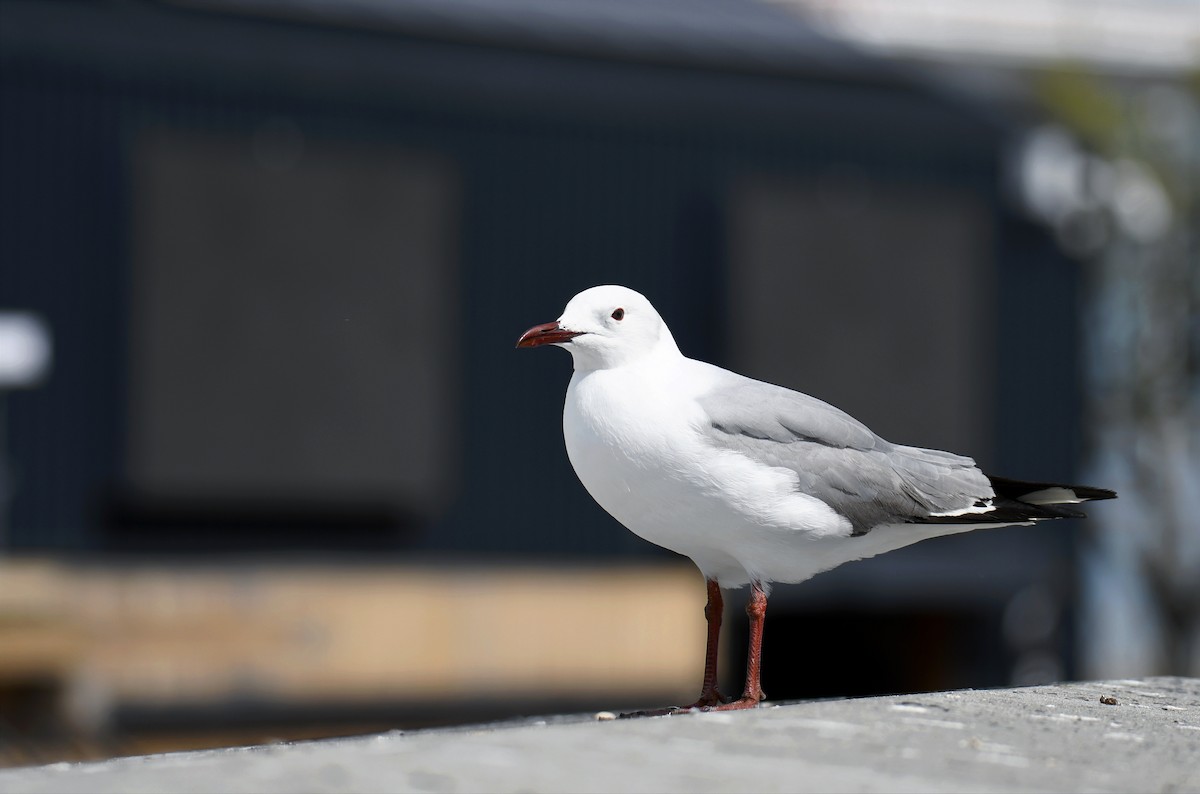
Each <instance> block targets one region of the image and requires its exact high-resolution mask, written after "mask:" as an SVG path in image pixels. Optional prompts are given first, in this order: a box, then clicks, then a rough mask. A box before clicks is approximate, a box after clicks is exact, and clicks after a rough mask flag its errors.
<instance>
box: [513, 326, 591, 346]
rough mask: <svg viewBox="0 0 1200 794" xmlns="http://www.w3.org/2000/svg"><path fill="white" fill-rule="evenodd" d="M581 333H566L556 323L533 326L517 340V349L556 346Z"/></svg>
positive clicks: (564, 329) (565, 330) (566, 331)
mask: <svg viewBox="0 0 1200 794" xmlns="http://www.w3.org/2000/svg"><path fill="white" fill-rule="evenodd" d="M581 333H583V332H582V331H568V330H567V329H566V328H563V327H562V326H560V325H559V324H558V323H557V322H553V323H543V324H541V325H535V326H533V327H532V328H530V329H529V330H528V331H526V332H525V333H523V334H521V338H520V339H518V340H517V347H518V348H521V347H541V346H542V345H557V344H561V343H563V342H569V341H571V340H572V339H574V338H575V337H577V336H579V335H580V334H581Z"/></svg>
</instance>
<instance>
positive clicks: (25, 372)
mask: <svg viewBox="0 0 1200 794" xmlns="http://www.w3.org/2000/svg"><path fill="white" fill-rule="evenodd" d="M50 350H51V346H50V330H49V328H48V327H47V326H46V323H45V322H44V321H43V320H42V318H41V317H39V316H37V315H36V314H33V313H32V312H16V311H0V553H3V551H4V550H5V549H7V548H8V541H9V538H8V532H9V515H8V510H9V504H10V501H11V496H12V492H13V477H12V467H11V466H10V465H9V461H8V425H7V421H8V415H7V411H6V408H7V398H8V393H9V392H11V391H12V390H14V389H25V388H31V387H33V386H37V385H38V384H39V383H41V382H42V380H43V379H44V378H45V377H46V374H47V373H48V372H49V371H50Z"/></svg>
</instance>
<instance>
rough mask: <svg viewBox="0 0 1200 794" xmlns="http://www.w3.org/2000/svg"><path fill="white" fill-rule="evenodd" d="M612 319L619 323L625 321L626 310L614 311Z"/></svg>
mask: <svg viewBox="0 0 1200 794" xmlns="http://www.w3.org/2000/svg"><path fill="white" fill-rule="evenodd" d="M612 318H613V319H614V320H617V321H618V322H619V321H621V320H624V319H625V310H624V309H613V313H612Z"/></svg>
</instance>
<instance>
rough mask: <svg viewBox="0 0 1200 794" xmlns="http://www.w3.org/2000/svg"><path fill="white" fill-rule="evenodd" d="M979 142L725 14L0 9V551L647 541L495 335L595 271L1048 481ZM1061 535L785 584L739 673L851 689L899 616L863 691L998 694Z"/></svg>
mask: <svg viewBox="0 0 1200 794" xmlns="http://www.w3.org/2000/svg"><path fill="white" fill-rule="evenodd" d="M1013 134H1014V130H1013V129H1011V128H1010V127H1009V126H1008V125H1007V124H1006V123H1005V122H1004V121H1003V120H1001V119H999V118H997V117H994V116H993V115H991V114H990V113H989V112H987V110H986V109H984V108H982V107H981V106H979V105H978V104H976V103H974V102H972V101H968V100H966V99H964V98H962V97H960V96H958V95H956V94H955V93H954V92H952V91H950V90H948V89H945V88H942V87H939V86H937V85H933V84H930V82H929V80H928V79H926V78H921V79H918V78H917V77H915V76H913V75H910V74H907V73H905V72H904V71H903V70H901V69H899V68H897V67H896V66H895V65H893V64H888V63H883V62H880V61H877V60H874V59H871V58H867V57H864V56H861V55H859V54H856V53H854V52H851V51H849V50H847V49H846V48H844V47H842V46H839V45H837V44H835V43H833V42H830V41H827V40H825V39H823V38H821V37H820V36H818V35H817V34H815V33H814V32H813V31H812V30H811V29H810V28H809V27H808V26H807V25H806V24H805V23H804V22H803V21H802V20H801V19H799V18H798V17H796V16H793V15H791V14H789V13H787V12H785V11H783V10H781V9H779V8H777V7H774V6H771V5H767V4H759V3H753V2H719V1H718V0H703V1H702V2H682V3H675V2H632V1H631V2H625V1H624V0H622V1H621V2H612V1H611V0H610V1H609V2H590V1H589V2H570V3H565V2H550V1H549V0H527V1H526V2H508V3H503V4H496V3H476V2H466V0H455V1H454V2H432V1H428V0H427V1H425V2H398V3H385V2H370V1H368V0H359V1H358V2H299V1H298V2H266V0H262V1H257V2H256V1H255V0H243V1H235V0H227V1H225V2H222V1H220V0H214V1H212V2H201V1H200V0H196V1H195V2H178V3H175V2H168V3H155V2H133V3H115V2H114V3H40V2H4V3H3V4H2V5H0V174H2V175H3V176H2V178H0V306H3V307H11V308H20V309H27V310H33V311H36V312H38V313H40V314H41V315H42V316H43V317H44V318H45V319H46V320H47V322H48V323H49V325H50V327H51V328H52V330H53V333H54V339H55V364H54V369H53V372H52V374H51V376H50V378H49V380H48V381H47V382H46V383H45V384H44V386H42V387H41V388H39V389H36V390H29V391H23V392H19V393H13V394H11V395H9V396H7V397H6V401H7V421H8V435H9V444H8V450H7V452H8V455H9V458H10V460H11V469H12V498H11V504H10V507H9V516H8V522H7V523H8V526H9V530H8V534H7V538H6V543H7V546H8V550H9V551H10V552H28V551H38V552H45V551H50V552H55V553H61V554H69V555H82V554H93V553H116V552H121V553H169V554H179V555H187V556H194V555H196V554H200V553H210V552H229V551H243V550H259V551H261V550H280V549H284V550H309V551H322V552H328V551H336V552H342V553H345V554H347V555H355V554H361V553H363V552H371V553H373V554H384V555H391V556H394V558H396V559H405V558H413V557H417V556H420V555H429V554H439V555H458V556H470V557H479V556H487V557H488V558H489V559H494V560H495V561H496V562H497V564H503V562H504V561H505V560H516V559H520V560H529V559H543V560H561V559H566V560H571V559H596V558H598V557H610V558H613V559H618V558H632V557H645V556H647V555H655V554H660V553H662V552H659V551H658V550H656V549H653V548H651V547H648V546H647V545H646V544H644V543H642V542H641V541H639V540H637V539H636V538H634V537H633V536H632V535H630V534H629V533H627V532H625V531H624V530H622V529H621V528H620V527H618V526H616V525H615V524H614V522H613V521H612V520H611V519H609V518H608V517H607V516H606V515H605V514H603V513H602V511H601V510H600V509H599V508H598V507H597V506H596V505H595V504H593V503H592V502H591V500H590V499H589V497H588V496H587V494H586V493H585V492H584V491H583V489H582V487H580V486H579V484H578V483H577V482H576V480H575V478H574V475H573V473H572V471H571V469H570V466H569V464H568V462H567V460H566V456H565V453H564V451H563V447H562V439H561V430H560V411H561V399H562V394H563V391H564V389H565V386H566V381H567V378H568V372H569V364H568V360H567V356H565V355H555V354H545V355H538V356H534V355H525V354H521V353H517V352H515V351H514V350H513V349H512V347H513V343H514V341H515V339H516V337H517V335H518V334H519V333H520V332H521V331H522V330H523V329H524V328H526V327H527V326H529V325H532V324H534V323H538V322H544V321H548V320H551V319H553V318H554V317H555V316H557V314H558V312H559V311H560V310H561V307H562V306H563V304H564V303H565V302H566V300H567V299H568V298H570V297H571V295H573V294H574V293H575V292H577V291H579V290H581V289H583V288H586V287H588V286H592V285H594V284H598V283H621V284H625V285H627V286H631V287H634V288H636V289H638V290H640V291H642V292H644V293H645V294H646V295H647V296H648V297H650V299H651V300H652V301H654V303H655V304H656V306H657V307H658V308H659V310H660V312H661V313H662V314H663V316H664V317H665V318H666V320H667V321H668V323H670V325H671V327H672V330H673V331H674V332H675V335H676V337H677V339H678V341H679V343H680V346H681V347H682V348H683V350H684V352H685V353H687V354H688V355H691V356H693V357H697V358H704V359H708V360H713V361H716V362H718V363H721V364H723V365H726V366H729V367H731V368H734V369H737V370H739V371H742V372H745V373H747V374H750V375H753V376H757V377H760V378H763V379H767V380H772V381H775V382H779V383H782V384H784V385H787V386H789V387H792V388H796V389H799V390H802V391H806V392H808V393H811V394H814V395H817V396H819V397H822V398H823V399H826V400H828V401H830V402H833V403H835V404H837V405H839V406H840V407H842V408H844V409H846V410H848V411H849V412H851V413H852V414H854V415H856V416H857V417H859V418H860V419H862V420H863V421H865V422H866V423H867V424H869V425H870V426H872V427H873V428H874V429H876V430H877V431H878V432H880V433H881V434H882V435H884V436H885V437H888V438H889V439H891V440H894V441H897V442H902V443H915V444H921V445H927V446H941V447H944V448H948V449H953V450H955V451H959V452H963V453H967V454H973V455H975V457H976V458H977V459H978V460H979V461H980V462H981V463H983V464H984V465H985V466H986V467H987V468H989V469H990V470H992V471H996V472H997V473H1001V474H1007V475H1011V476H1018V477H1025V478H1039V477H1047V478H1069V477H1070V476H1071V473H1072V468H1073V465H1074V462H1075V459H1076V452H1077V445H1078V440H1079V421H1078V403H1079V400H1078V372H1077V344H1076V333H1077V332H1076V273H1075V271H1074V269H1073V267H1072V265H1071V263H1070V262H1068V261H1066V260H1064V259H1063V258H1062V256H1061V255H1060V254H1059V253H1058V252H1057V250H1056V248H1055V247H1054V245H1053V243H1052V241H1051V239H1050V238H1049V237H1048V235H1047V234H1046V232H1045V231H1044V230H1043V229H1041V228H1040V227H1037V226H1034V225H1032V224H1030V223H1029V222H1027V221H1026V220H1025V219H1024V218H1023V217H1022V216H1020V215H1019V214H1018V213H1017V212H1016V211H1015V210H1014V209H1013V208H1011V207H1010V204H1009V201H1008V199H1007V196H1006V188H1005V185H1006V179H1007V177H1006V160H1005V158H1006V154H1007V151H1008V146H1009V144H1010V142H1011V138H1012V136H1013ZM976 534H977V535H979V534H980V533H976ZM1068 537H1069V536H1068V533H1067V532H1066V531H1065V530H1060V529H1058V528H1055V529H1050V530H1047V529H1045V528H1042V529H1039V530H1038V531H1037V532H1031V531H1024V530H1013V529H1010V530H1001V531H1000V532H998V533H996V534H993V535H988V536H977V537H957V538H950V539H944V540H941V541H938V542H936V543H932V544H924V545H922V546H919V547H915V548H912V549H909V550H906V551H904V552H900V553H897V554H895V555H892V556H891V557H889V558H883V559H879V560H874V561H870V562H865V563H860V564H858V565H857V566H851V567H848V568H846V569H844V570H840V571H838V572H836V573H834V574H830V575H828V576H825V577H821V578H820V579H818V580H816V581H814V582H813V583H811V584H809V585H806V586H804V587H801V588H795V594H794V595H788V593H789V592H790V590H782V591H781V596H782V597H780V598H777V599H776V601H775V603H776V604H778V605H779V606H778V609H775V608H774V607H773V617H774V618H775V619H776V621H777V623H776V625H777V626H779V627H781V628H779V629H773V630H772V632H770V633H769V636H768V643H771V642H772V641H775V642H777V643H778V645H777V647H776V649H775V650H772V651H769V653H771V654H775V655H776V656H774V657H773V659H774V664H776V665H777V669H781V670H782V669H784V663H783V662H781V661H780V659H779V657H781V656H783V655H785V654H786V650H785V648H784V645H785V644H789V643H792V640H789V639H786V638H787V637H788V636H789V632H788V631H787V630H785V629H783V628H782V627H784V626H786V625H788V624H787V623H786V621H787V620H788V617H787V612H788V610H789V609H791V610H792V611H793V612H794V613H795V614H802V615H804V620H805V621H806V622H805V624H804V626H806V627H807V628H805V629H804V631H803V632H801V631H799V630H797V631H796V632H795V633H794V634H793V635H792V636H800V635H801V634H803V635H804V636H805V637H806V639H805V642H811V641H813V639H812V638H813V637H817V636H819V632H822V631H830V632H835V633H836V632H839V631H840V632H843V634H842V635H839V636H842V637H843V639H841V640H839V647H842V648H843V650H844V653H843V654H839V655H837V656H836V658H831V659H830V662H829V665H830V668H836V670H840V672H837V671H836V670H835V672H828V671H826V670H825V669H824V668H821V669H810V671H809V673H810V675H811V676H812V677H813V678H818V677H821V676H825V680H826V682H827V685H826V686H825V688H824V689H822V686H821V685H820V684H819V682H814V681H812V680H810V681H808V682H806V683H796V684H794V685H793V684H786V683H784V684H780V685H778V686H776V687H775V688H774V689H772V687H771V686H770V683H771V682H770V681H768V686H767V688H768V690H770V691H771V693H772V695H773V696H776V697H780V696H787V695H802V694H816V693H817V692H818V691H821V692H825V691H840V692H851V691H856V687H857V686H858V685H857V684H856V683H855V679H854V675H855V670H857V669H858V668H857V667H854V664H858V665H861V664H862V663H863V661H862V660H863V658H864V655H865V658H870V655H871V650H870V648H871V647H872V646H870V644H869V642H868V640H869V639H870V638H872V637H874V638H879V637H891V636H896V637H900V636H914V634H913V632H917V633H919V635H920V636H921V637H923V638H924V639H923V640H922V641H923V642H927V643H930V644H932V645H936V646H938V647H945V648H952V649H955V650H954V652H953V653H950V654H948V655H947V654H942V655H941V657H940V658H942V659H943V660H944V664H946V665H947V667H946V668H942V669H932V668H930V667H928V666H926V665H925V664H924V662H923V661H922V660H921V659H913V660H911V664H909V669H903V670H893V671H887V674H886V675H883V674H882V673H879V671H876V673H877V675H876V677H875V678H874V680H873V685H874V686H877V687H883V688H893V689H899V688H903V687H920V686H927V685H932V686H951V685H955V684H971V685H984V684H991V683H1002V682H1003V681H1005V680H1007V677H1008V676H1009V667H1010V663H1011V658H1010V657H1011V656H1012V654H1013V653H1015V651H1013V650H1012V649H1006V648H1005V647H1004V645H1003V643H1002V641H1001V639H999V632H998V631H996V627H997V626H998V625H999V623H1000V620H1001V614H1002V612H1003V609H1004V607H1005V604H1006V603H1007V599H1008V598H1009V597H1010V596H1012V595H1013V593H1016V592H1019V591H1021V589H1022V588H1025V587H1030V586H1037V587H1043V588H1049V589H1050V591H1052V592H1053V593H1054V594H1055V595H1056V597H1064V598H1065V597H1066V596H1067V595H1068V594H1069V591H1068V590H1066V589H1064V588H1066V587H1068V584H1067V583H1068V582H1069V570H1070V557H1069V554H1068V551H1069V546H1068ZM697 598H698V601H697V604H698V606H697V608H699V599H700V596H699V591H698V596H697ZM881 610H882V613H883V615H884V616H883V617H880V614H881ZM914 615H916V616H918V617H913V616H914ZM914 626H915V627H916V628H914ZM1063 626H1065V624H1062V625H1060V631H1059V633H1058V634H1056V635H1055V637H1056V638H1057V639H1056V640H1054V641H1055V642H1057V643H1059V644H1060V645H1059V647H1057V648H1056V651H1057V652H1060V655H1061V658H1062V659H1063V660H1064V663H1065V664H1069V654H1067V653H1066V651H1065V650H1064V649H1065V648H1066V645H1067V643H1066V640H1065V633H1064V631H1063ZM847 627H851V629H850V630H849V631H845V630H846V628H847ZM796 644H797V646H798V647H799V645H800V644H799V643H796ZM954 654H958V655H957V656H955V655H954ZM854 659H857V660H858V661H857V662H854V663H852V662H851V661H848V660H854ZM947 659H949V660H947ZM960 663H961V665H962V668H963V669H966V668H967V667H968V666H973V669H975V670H982V671H984V672H980V673H978V674H976V675H974V676H971V675H967V674H965V673H962V672H961V671H960V669H959V668H958V667H954V666H955V665H959V664H960ZM839 666H840V667H839ZM785 690H786V691H785Z"/></svg>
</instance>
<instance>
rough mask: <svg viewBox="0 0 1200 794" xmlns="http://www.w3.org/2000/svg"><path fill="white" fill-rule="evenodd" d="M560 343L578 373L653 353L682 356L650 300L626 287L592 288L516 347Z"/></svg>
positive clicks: (520, 341) (519, 342)
mask: <svg viewBox="0 0 1200 794" xmlns="http://www.w3.org/2000/svg"><path fill="white" fill-rule="evenodd" d="M542 345H558V346H559V347H563V348H566V349H567V350H568V351H570V353H571V356H572V357H573V358H574V359H575V369H577V370H591V369H612V368H613V367H620V366H623V365H625V364H630V363H632V362H634V361H637V360H639V359H642V358H644V357H646V356H649V355H656V354H663V353H666V354H668V355H670V354H674V355H679V348H678V347H676V345H675V340H674V338H672V336H671V332H670V331H669V330H667V326H666V323H664V322H663V321H662V318H661V317H659V316H658V312H657V311H655V310H654V307H653V306H652V305H650V301H648V300H646V298H645V297H644V296H643V295H642V294H641V293H638V292H634V291H633V290H631V289H629V288H628V287H618V286H615V285H605V286H602V287H592V288H591V289H586V290H584V291H583V292H581V293H579V294H578V295H576V296H575V297H574V298H571V300H570V302H569V303H567V308H566V309H564V310H563V313H562V315H561V316H559V318H558V319H557V320H555V321H554V322H552V323H545V324H543V325H535V326H534V327H533V328H530V329H529V330H528V331H526V332H525V333H523V334H522V335H521V338H520V339H518V340H517V347H540V346H542Z"/></svg>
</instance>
